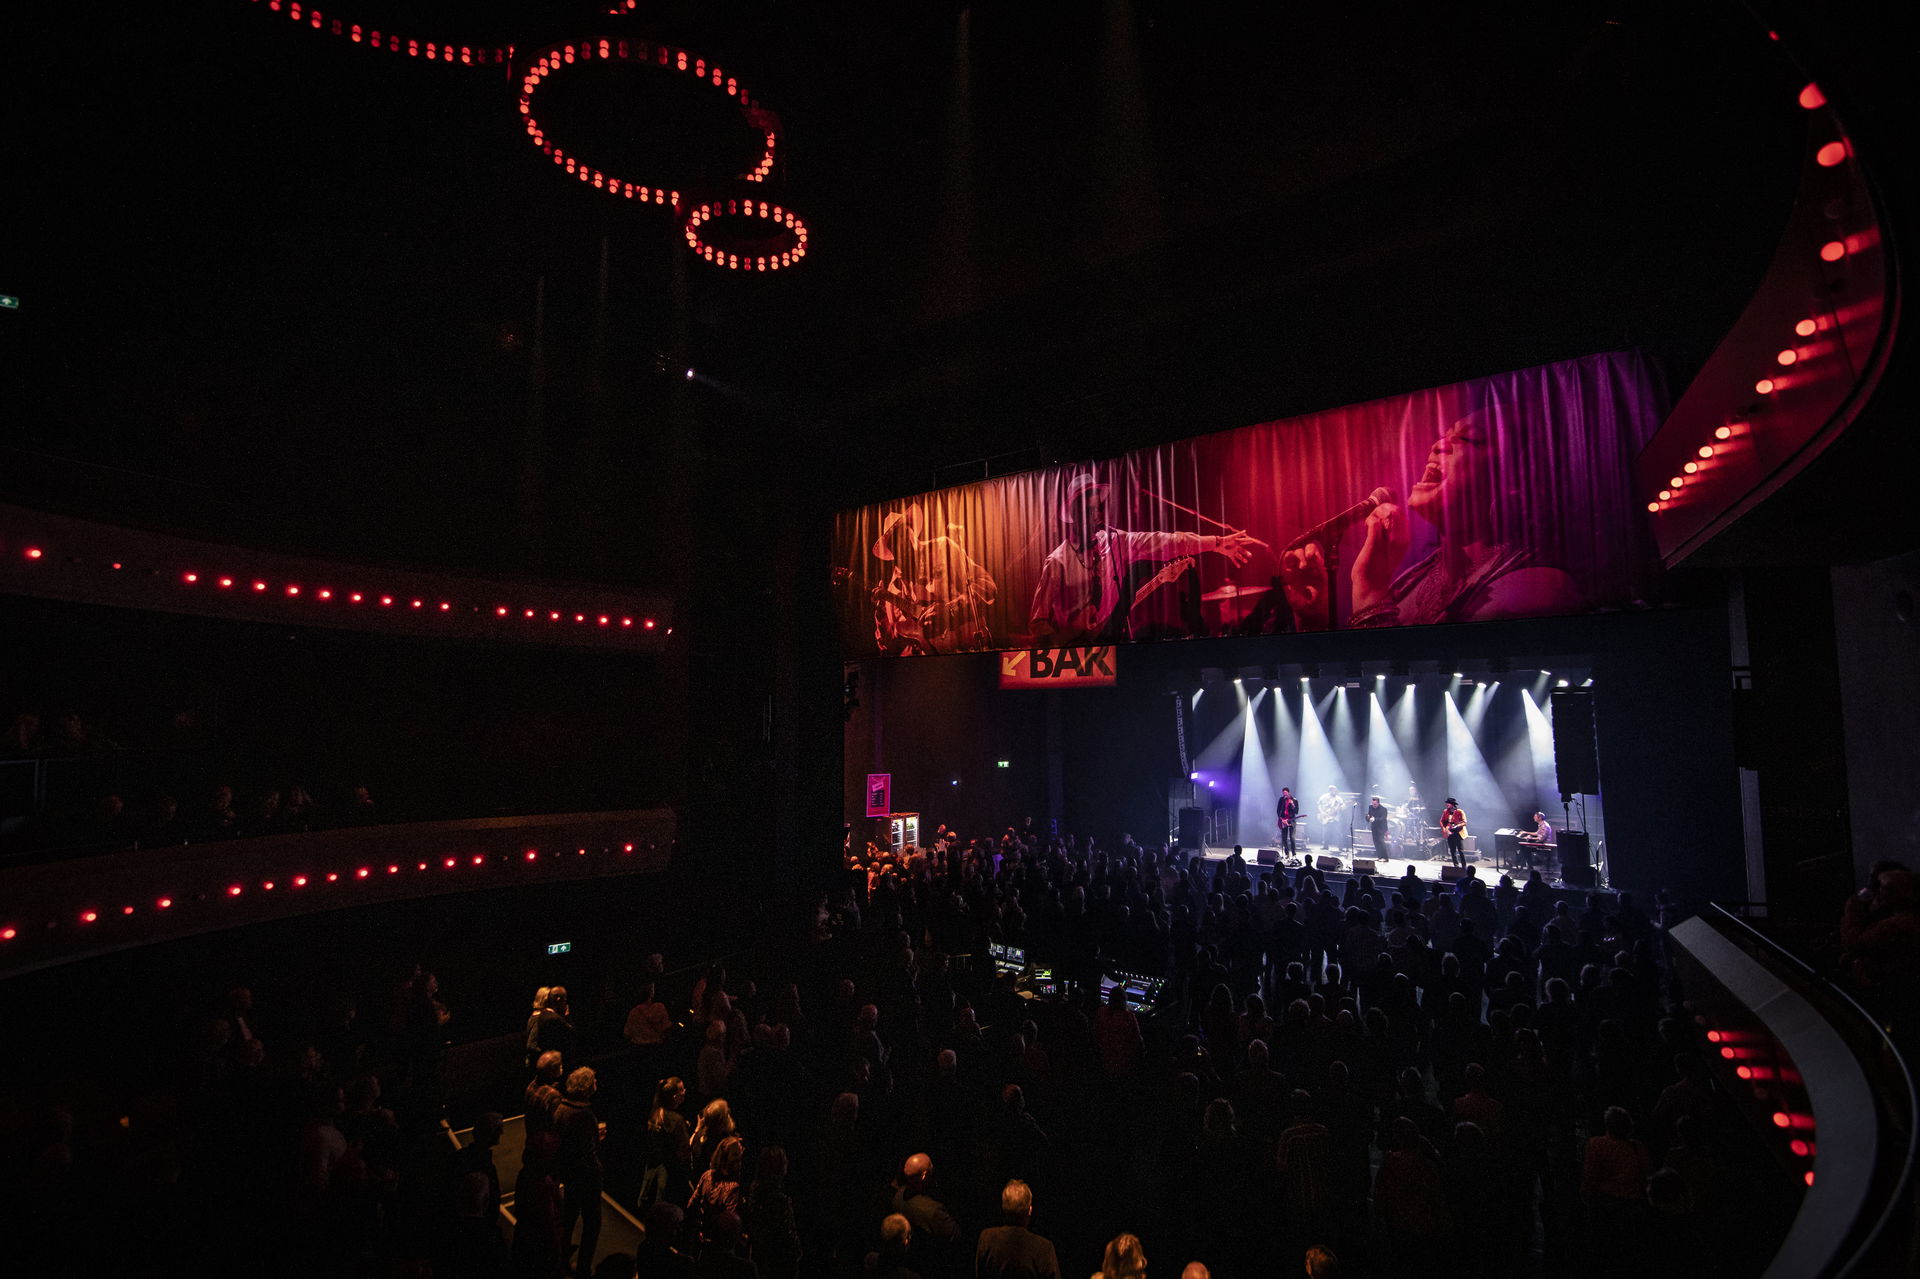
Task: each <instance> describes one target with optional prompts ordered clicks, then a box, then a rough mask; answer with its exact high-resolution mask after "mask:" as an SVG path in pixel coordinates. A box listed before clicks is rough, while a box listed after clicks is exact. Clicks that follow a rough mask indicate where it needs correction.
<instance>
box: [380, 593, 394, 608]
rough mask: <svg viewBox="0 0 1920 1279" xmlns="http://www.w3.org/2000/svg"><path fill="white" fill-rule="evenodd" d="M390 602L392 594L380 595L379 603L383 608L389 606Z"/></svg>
mask: <svg viewBox="0 0 1920 1279" xmlns="http://www.w3.org/2000/svg"><path fill="white" fill-rule="evenodd" d="M392 604H393V596H391V595H382V596H381V597H380V605H381V607H383V608H387V607H391V606H392Z"/></svg>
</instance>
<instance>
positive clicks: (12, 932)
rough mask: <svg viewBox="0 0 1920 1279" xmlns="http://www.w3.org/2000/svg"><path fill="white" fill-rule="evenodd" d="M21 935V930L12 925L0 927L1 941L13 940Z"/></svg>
mask: <svg viewBox="0 0 1920 1279" xmlns="http://www.w3.org/2000/svg"><path fill="white" fill-rule="evenodd" d="M19 935H20V930H19V929H17V928H12V927H8V928H0V941H12V940H13V939H14V938H16V937H18V936H19Z"/></svg>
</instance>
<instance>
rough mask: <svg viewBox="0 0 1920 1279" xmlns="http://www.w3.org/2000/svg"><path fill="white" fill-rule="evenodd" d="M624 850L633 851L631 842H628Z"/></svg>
mask: <svg viewBox="0 0 1920 1279" xmlns="http://www.w3.org/2000/svg"><path fill="white" fill-rule="evenodd" d="M626 851H627V852H629V853H630V852H632V851H633V845H632V844H628V845H627V847H626Z"/></svg>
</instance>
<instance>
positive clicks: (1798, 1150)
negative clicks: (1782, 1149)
mask: <svg viewBox="0 0 1920 1279" xmlns="http://www.w3.org/2000/svg"><path fill="white" fill-rule="evenodd" d="M1787 1149H1788V1150H1791V1151H1792V1152H1793V1153H1794V1154H1796V1155H1799V1156H1800V1157H1801V1158H1802V1159H1805V1158H1806V1157H1807V1152H1808V1151H1809V1150H1811V1149H1812V1147H1811V1146H1809V1145H1807V1143H1806V1142H1804V1141H1802V1140H1800V1139H1799V1138H1798V1137H1795V1138H1794V1139H1793V1141H1792V1143H1791V1144H1789V1145H1788V1147H1787Z"/></svg>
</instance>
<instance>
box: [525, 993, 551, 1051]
mask: <svg viewBox="0 0 1920 1279" xmlns="http://www.w3.org/2000/svg"><path fill="white" fill-rule="evenodd" d="M552 993H553V987H551V986H542V987H540V989H538V990H536V991H534V992H533V1007H532V1009H530V1010H529V1011H528V1013H527V1069H528V1070H532V1069H533V1068H534V1066H535V1064H536V1063H537V1062H538V1061H539V1060H540V1015H541V1014H542V1013H544V1012H546V1011H547V999H548V997H549V996H550V995H551V994H552Z"/></svg>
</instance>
